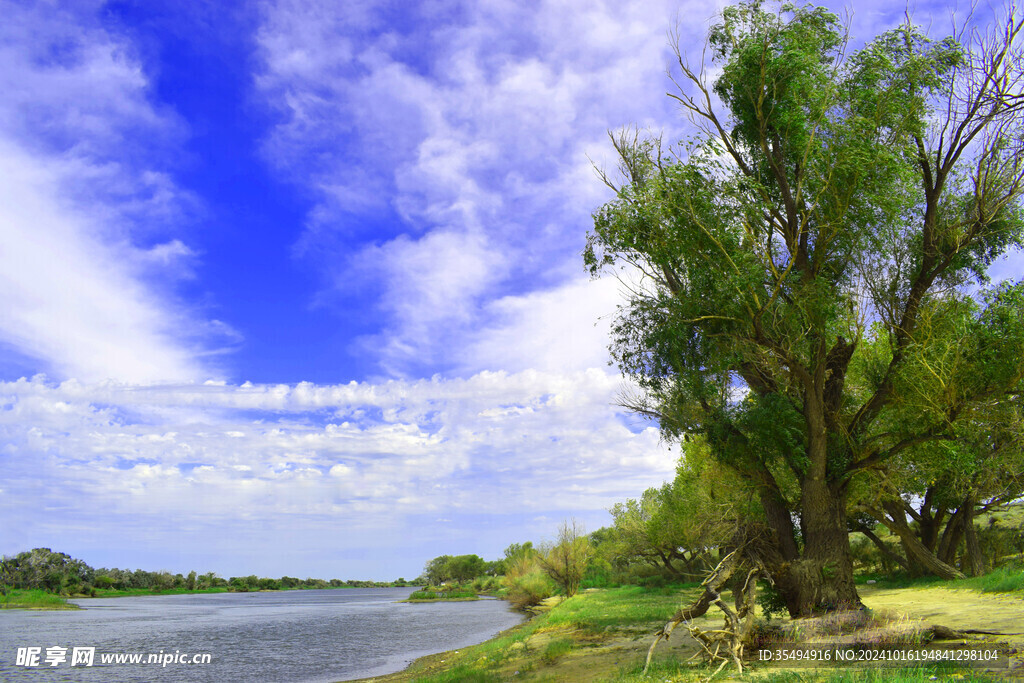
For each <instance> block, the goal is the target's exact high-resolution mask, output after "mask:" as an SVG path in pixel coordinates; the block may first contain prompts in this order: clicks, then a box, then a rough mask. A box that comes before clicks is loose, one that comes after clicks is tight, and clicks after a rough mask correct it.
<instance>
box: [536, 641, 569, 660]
mask: <svg viewBox="0 0 1024 683" xmlns="http://www.w3.org/2000/svg"><path fill="white" fill-rule="evenodd" d="M572 648H573V642H572V640H570V639H568V638H559V639H558V640H552V641H551V642H550V643H548V644H547V646H546V647H545V648H544V651H543V652H542V653H541V655H540V656H541V659H543V660H544V661H545V662H547V663H548V664H554V663H555V661H556V660H557V659H558V658H559V657H562V656H563V655H567V654H569V653H570V652H572Z"/></svg>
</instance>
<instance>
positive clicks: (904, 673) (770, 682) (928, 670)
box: [757, 666, 999, 683]
mask: <svg viewBox="0 0 1024 683" xmlns="http://www.w3.org/2000/svg"><path fill="white" fill-rule="evenodd" d="M757 680H758V682H759V683H761V682H763V683H931V681H935V680H940V681H942V680H956V681H962V682H963V683H995V682H996V681H998V680H999V679H998V678H993V677H991V676H988V675H985V674H981V673H975V672H972V671H964V670H963V669H955V668H948V667H941V666H934V667H923V668H917V669H897V668H884V669H883V668H879V669H862V670H855V669H845V670H844V669H838V670H837V669H831V670H826V671H781V672H777V673H773V674H770V675H767V676H763V677H761V676H759V677H758V678H757Z"/></svg>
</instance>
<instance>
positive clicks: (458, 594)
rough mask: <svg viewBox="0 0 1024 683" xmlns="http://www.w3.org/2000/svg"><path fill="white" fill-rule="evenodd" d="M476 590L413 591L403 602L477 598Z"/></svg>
mask: <svg viewBox="0 0 1024 683" xmlns="http://www.w3.org/2000/svg"><path fill="white" fill-rule="evenodd" d="M479 599H480V598H479V597H478V596H477V594H476V591H472V590H454V591H429V590H424V591H415V592H413V593H412V595H410V596H409V597H408V598H406V599H405V600H404V602H435V601H437V600H479Z"/></svg>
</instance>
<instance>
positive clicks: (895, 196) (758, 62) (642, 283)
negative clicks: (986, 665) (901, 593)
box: [584, 2, 1024, 615]
mask: <svg viewBox="0 0 1024 683" xmlns="http://www.w3.org/2000/svg"><path fill="white" fill-rule="evenodd" d="M1021 25H1022V19H1021V18H1019V17H1017V16H1015V15H1013V14H1012V13H1011V14H1009V15H1008V16H1005V17H1004V18H1003V19H1002V20H1001V21H997V22H996V23H995V24H993V26H991V27H989V28H985V27H979V26H975V25H972V24H970V23H969V24H968V25H967V26H965V27H960V28H958V29H957V30H955V31H954V32H953V34H952V35H949V36H946V37H943V38H941V39H932V38H930V37H928V36H927V35H926V34H925V33H923V32H922V31H921V30H920V29H919V28H917V27H916V26H914V25H912V24H911V23H910V22H909V21H908V22H907V23H906V24H904V25H901V26H899V27H897V28H895V29H893V30H891V31H888V32H886V33H884V34H882V35H880V36H878V37H876V38H875V39H874V40H872V41H871V42H869V43H868V44H867V45H866V46H865V47H863V48H862V49H860V50H857V51H854V52H852V53H849V54H848V40H847V36H846V32H845V29H844V27H843V25H842V24H841V22H840V21H839V19H838V18H837V17H836V16H835V15H833V14H832V13H831V12H829V11H828V10H826V9H823V8H815V7H810V6H807V7H796V6H793V5H784V6H783V7H782V8H781V9H780V10H779V11H778V12H769V11H767V10H766V9H764V8H763V7H762V5H761V3H759V2H745V3H741V4H737V5H734V6H732V7H728V8H726V9H725V10H724V11H723V13H722V15H721V18H720V21H719V22H718V23H717V24H716V25H715V26H714V27H713V28H712V29H711V31H710V33H709V36H708V44H707V48H708V50H707V54H709V55H710V59H711V62H712V64H713V65H714V66H715V67H716V68H717V71H716V73H717V74H718V75H717V77H716V78H715V79H714V81H713V82H709V81H708V79H707V76H706V72H705V71H704V65H700V66H699V67H692V66H691V65H690V64H689V63H688V62H687V61H686V59H685V57H684V56H683V55H682V54H681V52H679V53H677V56H678V57H679V59H678V69H679V71H678V77H677V79H676V85H677V89H676V91H675V92H674V93H673V94H672V95H671V96H672V97H674V98H675V100H676V101H677V102H678V103H679V104H680V105H681V107H682V109H683V110H684V111H685V112H686V114H687V115H688V116H689V119H690V121H691V123H692V124H693V126H694V130H695V134H694V136H693V137H692V138H691V139H689V140H686V141H683V142H682V143H680V144H679V145H675V146H665V145H664V144H663V143H662V141H661V140H660V139H659V138H658V137H656V136H647V137H645V136H642V135H640V134H638V133H637V132H635V131H625V132H622V133H619V134H617V135H613V142H614V145H615V147H616V150H617V151H618V153H619V157H620V172H621V176H622V180H621V181H618V180H616V179H614V178H612V177H609V176H606V177H605V179H606V182H608V183H609V184H610V185H611V186H612V187H613V188H614V189H615V191H616V197H615V198H614V199H613V200H612V201H610V202H609V203H607V204H606V205H604V206H603V207H601V208H600V209H599V210H598V211H597V212H596V213H595V216H594V230H593V231H592V232H591V233H590V234H589V235H588V243H587V248H586V250H585V253H584V258H585V263H586V265H587V267H588V268H589V269H590V271H591V273H592V274H593V275H595V276H598V275H600V274H602V273H605V272H608V271H613V272H616V273H618V274H619V275H620V277H622V279H623V280H624V281H625V282H627V283H628V285H629V296H628V300H627V301H626V303H625V304H624V305H622V306H621V307H620V309H619V313H618V316H617V319H616V322H615V323H614V325H613V332H612V334H613V339H612V346H611V349H612V353H613V357H614V358H615V360H616V361H617V363H618V365H619V367H620V368H621V369H622V371H623V372H624V373H626V374H627V375H628V376H630V377H632V378H633V379H634V380H635V381H636V382H637V383H638V385H639V386H640V388H641V393H640V394H639V395H637V396H634V397H631V398H630V399H629V400H628V403H629V405H630V406H631V407H632V408H634V409H636V410H638V411H641V412H643V413H645V414H647V415H650V416H652V417H654V418H656V419H658V420H659V422H660V426H661V429H662V431H663V433H664V434H665V436H666V437H667V438H669V439H679V438H685V437H687V436H688V435H702V436H703V437H704V438H705V439H706V441H707V444H708V447H709V448H710V449H711V451H712V453H713V455H714V457H715V459H716V461H717V462H718V463H719V464H720V465H722V466H726V467H728V468H731V469H732V470H733V471H734V472H736V473H737V474H738V475H739V476H740V477H741V478H742V479H743V481H745V482H747V484H748V485H749V486H751V487H753V488H754V489H756V491H757V492H758V495H759V498H760V503H761V508H762V509H763V514H764V518H765V520H766V522H767V528H768V529H769V530H770V531H769V533H768V534H767V536H766V537H765V538H763V539H761V542H760V543H759V544H758V543H754V542H753V541H752V540H751V539H746V540H745V541H743V542H744V543H747V547H748V551H749V552H751V553H753V554H755V555H756V556H757V557H758V561H760V562H762V563H763V564H764V566H766V567H767V568H768V570H769V571H770V573H771V575H772V577H773V580H774V581H775V584H776V586H777V588H778V589H779V590H780V591H781V592H782V594H783V596H784V597H785V599H786V602H787V606H788V607H789V610H790V612H791V613H792V614H793V615H800V614H808V613H811V612H814V611H817V610H822V609H833V608H838V607H845V606H853V605H857V604H859V598H858V597H857V593H856V589H855V588H854V585H853V575H852V566H851V562H850V554H849V541H848V531H849V520H848V517H849V512H850V510H849V502H850V496H851V495H854V494H856V493H857V492H856V486H857V484H856V482H857V481H859V480H861V479H863V478H864V477H866V476H869V475H870V476H876V477H882V478H886V477H889V476H890V475H891V476H898V472H899V471H902V472H903V473H904V474H906V473H907V471H908V469H907V467H908V462H912V461H914V460H915V459H917V460H918V461H920V462H924V461H925V460H926V459H927V458H928V457H934V454H935V449H937V448H939V449H941V448H954V449H959V450H958V452H961V453H967V452H970V453H972V455H971V456H970V457H967V456H965V457H964V458H963V459H962V462H963V463H964V470H963V472H962V474H964V476H965V477H966V478H967V480H970V478H971V475H970V474H969V473H968V472H967V470H969V469H970V465H969V464H968V463H969V462H970V461H971V460H972V458H973V459H974V461H977V460H978V459H979V458H980V459H983V460H984V459H985V458H989V457H992V456H993V454H994V453H996V452H997V451H998V450H999V449H1004V450H1003V451H1002V452H1004V453H1005V452H1006V451H1005V449H1006V448H1010V449H1013V448H1017V449H1018V450H1019V444H1020V442H1019V440H1017V441H1012V440H1013V439H1016V438H1017V437H1016V431H1018V430H1016V428H1015V427H1013V425H1019V424H1020V398H1019V397H1020V392H1021V388H1022V382H1021V378H1022V376H1024V317H1022V316H1024V286H1022V285H1021V284H1020V283H1019V282H1018V283H1014V282H1002V283H999V284H997V285H994V286H993V285H991V283H990V282H989V280H988V274H987V273H988V268H989V266H990V265H991V264H992V263H993V262H994V261H995V260H996V259H997V258H999V257H1000V256H1001V255H1003V254H1005V253H1006V252H1007V251H1008V250H1011V249H1014V248H1018V247H1020V246H1021V243H1022V238H1024V222H1022V215H1021V207H1020V197H1021V192H1022V183H1024V164H1022V156H1021V152H1022V144H1024V139H1022V127H1021V122H1022V120H1021V117H1022V112H1024V96H1022V94H1021V85H1022V75H1024V74H1022V65H1024V59H1022V56H1024V55H1022V54H1021V38H1020V31H1021ZM993 425H996V426H998V425H1002V426H1003V427H1005V428H1000V429H997V430H990V429H989V427H990V426H993ZM996 432H1000V433H1001V434H1003V436H1002V437H995V436H993V437H992V439H996V440H998V439H1000V438H1001V439H1003V443H1002V444H1001V445H999V444H997V443H995V441H986V437H985V436H984V435H985V434H986V433H992V434H995V433H996ZM981 479H984V478H983V477H982V478H981ZM981 479H978V480H976V483H977V484H978V485H979V486H988V485H989V484H987V483H984V482H983V481H981ZM961 480H963V478H962V477H961ZM965 490H966V489H965ZM737 543H739V541H737ZM755 546H756V550H755Z"/></svg>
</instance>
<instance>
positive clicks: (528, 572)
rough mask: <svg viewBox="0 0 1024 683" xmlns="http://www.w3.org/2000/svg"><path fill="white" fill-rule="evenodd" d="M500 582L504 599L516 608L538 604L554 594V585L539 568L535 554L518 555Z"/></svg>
mask: <svg viewBox="0 0 1024 683" xmlns="http://www.w3.org/2000/svg"><path fill="white" fill-rule="evenodd" d="M502 583H503V584H504V587H505V599H506V600H508V601H509V602H510V603H511V604H512V606H513V607H515V608H517V609H524V608H527V607H532V606H534V605H539V604H540V603H541V601H543V600H544V599H546V598H549V597H551V596H552V595H554V594H555V585H554V583H552V581H551V579H550V578H548V575H547V573H546V572H545V571H544V570H543V569H542V568H541V566H540V561H539V559H538V557H537V556H536V555H531V554H526V555H523V556H520V557H519V559H518V560H516V561H515V562H513V563H512V564H511V565H510V566H509V568H508V571H507V572H506V573H505V576H504V578H503V579H502Z"/></svg>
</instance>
